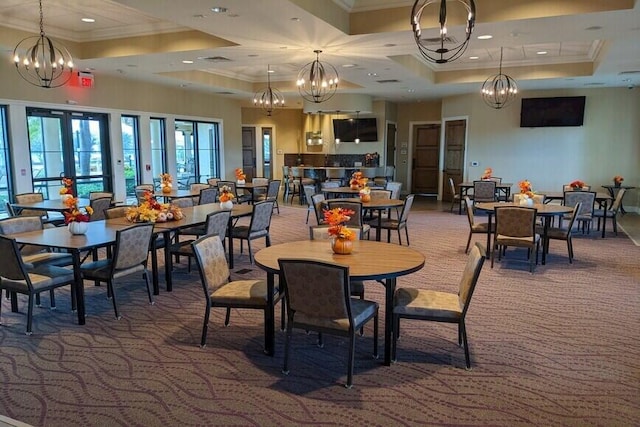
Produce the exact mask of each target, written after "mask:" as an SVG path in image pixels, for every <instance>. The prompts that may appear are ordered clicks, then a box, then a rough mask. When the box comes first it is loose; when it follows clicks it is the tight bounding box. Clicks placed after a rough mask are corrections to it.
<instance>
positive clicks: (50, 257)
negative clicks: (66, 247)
mask: <svg viewBox="0 0 640 427" xmlns="http://www.w3.org/2000/svg"><path fill="white" fill-rule="evenodd" d="M22 261H23V262H24V266H25V267H26V268H27V269H33V268H36V267H39V266H41V265H56V266H64V265H71V264H72V263H73V259H72V257H71V254H67V253H62V252H38V253H35V254H30V255H23V256H22Z"/></svg>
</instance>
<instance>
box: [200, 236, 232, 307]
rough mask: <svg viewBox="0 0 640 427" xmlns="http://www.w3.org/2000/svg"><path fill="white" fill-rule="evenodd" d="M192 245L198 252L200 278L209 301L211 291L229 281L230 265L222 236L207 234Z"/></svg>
mask: <svg viewBox="0 0 640 427" xmlns="http://www.w3.org/2000/svg"><path fill="white" fill-rule="evenodd" d="M191 246H192V247H193V253H195V254H196V261H197V263H198V270H199V271H200V279H201V281H202V287H203V289H204V294H205V297H206V298H207V301H210V298H211V293H212V292H213V291H215V290H216V289H218V288H219V287H221V286H222V285H224V284H226V283H227V282H228V281H229V276H230V273H229V265H228V264H227V258H226V255H225V251H224V247H223V246H222V240H221V239H220V236H216V235H215V234H213V235H207V236H202V237H201V238H199V239H198V240H196V241H194V242H193V243H192V244H191Z"/></svg>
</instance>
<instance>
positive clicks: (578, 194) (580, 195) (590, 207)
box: [560, 190, 596, 234]
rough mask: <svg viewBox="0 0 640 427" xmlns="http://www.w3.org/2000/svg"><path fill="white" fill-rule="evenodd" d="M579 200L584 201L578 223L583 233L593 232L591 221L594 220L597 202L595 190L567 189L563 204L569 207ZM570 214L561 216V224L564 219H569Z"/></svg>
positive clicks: (579, 212)
mask: <svg viewBox="0 0 640 427" xmlns="http://www.w3.org/2000/svg"><path fill="white" fill-rule="evenodd" d="M578 202H582V206H581V208H580V210H579V211H578V217H577V218H576V220H577V221H578V225H579V226H580V228H581V230H582V234H585V232H587V233H590V232H591V222H592V221H593V211H594V205H595V202H596V192H595V191H575V190H574V191H565V192H564V201H563V204H564V205H565V206H569V207H575V206H576V205H577V203H578ZM568 219H569V215H565V216H562V217H560V225H562V221H563V220H568Z"/></svg>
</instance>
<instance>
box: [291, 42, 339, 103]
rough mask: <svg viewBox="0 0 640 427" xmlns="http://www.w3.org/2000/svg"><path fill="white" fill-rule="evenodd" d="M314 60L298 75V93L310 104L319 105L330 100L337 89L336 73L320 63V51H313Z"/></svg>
mask: <svg viewBox="0 0 640 427" xmlns="http://www.w3.org/2000/svg"><path fill="white" fill-rule="evenodd" d="M314 52H315V54H316V59H315V61H313V62H309V63H308V64H307V65H305V66H304V67H302V69H301V70H300V72H299V73H298V80H297V81H296V85H297V86H298V92H300V95H301V96H302V97H303V98H304V99H306V100H307V101H310V102H315V103H316V104H319V103H321V102H324V101H326V100H328V99H330V98H331V97H332V96H333V95H334V94H335V93H336V89H338V71H336V68H335V67H334V66H333V65H331V64H329V63H326V62H325V63H322V62H320V53H322V51H321V50H314Z"/></svg>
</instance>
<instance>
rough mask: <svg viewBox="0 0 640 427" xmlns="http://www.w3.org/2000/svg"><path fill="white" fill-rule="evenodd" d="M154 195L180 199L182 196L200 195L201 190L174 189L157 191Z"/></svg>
mask: <svg viewBox="0 0 640 427" xmlns="http://www.w3.org/2000/svg"><path fill="white" fill-rule="evenodd" d="M153 195H154V196H155V197H168V198H170V199H178V198H180V197H197V196H199V195H200V190H198V191H192V190H179V189H172V190H171V191H169V192H168V193H163V192H162V191H155V192H154V193H153Z"/></svg>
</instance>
